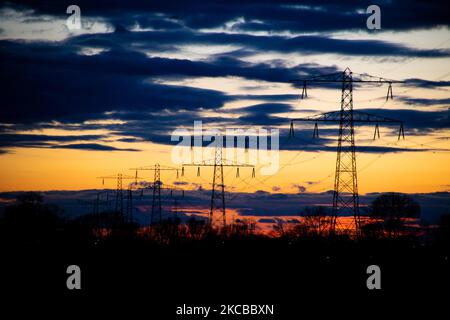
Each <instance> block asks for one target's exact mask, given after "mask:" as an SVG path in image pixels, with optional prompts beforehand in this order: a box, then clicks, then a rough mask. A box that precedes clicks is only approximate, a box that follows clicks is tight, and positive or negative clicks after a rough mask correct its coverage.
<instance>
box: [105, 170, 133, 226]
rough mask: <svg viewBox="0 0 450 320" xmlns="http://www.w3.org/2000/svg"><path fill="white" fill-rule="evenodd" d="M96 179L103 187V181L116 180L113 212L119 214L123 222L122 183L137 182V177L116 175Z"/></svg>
mask: <svg viewBox="0 0 450 320" xmlns="http://www.w3.org/2000/svg"><path fill="white" fill-rule="evenodd" d="M97 178H98V179H102V185H103V186H104V185H105V179H115V180H117V186H116V205H115V212H116V213H120V215H121V218H122V219H123V220H124V218H125V217H124V210H123V209H124V208H123V188H122V181H123V180H135V181H137V180H138V179H140V178H139V177H138V176H137V175H136V176H135V177H132V176H127V175H124V174H121V173H118V174H117V175H111V176H104V177H97Z"/></svg>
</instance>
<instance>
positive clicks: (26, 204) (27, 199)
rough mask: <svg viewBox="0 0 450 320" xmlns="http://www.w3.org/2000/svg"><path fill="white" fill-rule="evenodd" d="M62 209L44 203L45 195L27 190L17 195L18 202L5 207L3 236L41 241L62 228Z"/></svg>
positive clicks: (1, 226) (17, 239)
mask: <svg viewBox="0 0 450 320" xmlns="http://www.w3.org/2000/svg"><path fill="white" fill-rule="evenodd" d="M61 212H62V210H61V209H60V208H59V207H57V206H55V205H51V204H43V197H42V195H41V194H39V193H36V192H27V193H24V194H21V195H19V196H18V197H17V199H16V202H15V203H14V204H13V205H10V206H8V207H6V208H5V214H4V216H3V217H2V219H1V220H0V228H1V229H2V230H1V233H2V236H3V237H6V239H7V240H11V241H16V242H29V243H31V242H36V243H37V242H39V241H40V240H46V239H49V238H51V237H53V236H55V235H56V232H57V231H58V230H62V228H63V226H64V221H63V219H62V218H61V216H60V214H61Z"/></svg>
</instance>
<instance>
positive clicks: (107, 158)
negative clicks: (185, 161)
mask: <svg viewBox="0 0 450 320" xmlns="http://www.w3.org/2000/svg"><path fill="white" fill-rule="evenodd" d="M372 2H373V1H370V2H367V3H365V2H364V1H337V0H336V1H277V2H276V4H275V2H274V3H273V4H271V3H270V2H267V1H263V0H254V1H245V2H244V1H230V0H227V1H214V2H210V3H208V4H207V3H205V1H179V2H172V1H142V2H141V1H95V4H94V3H93V2H92V1H77V2H76V4H77V5H78V6H79V7H80V8H81V21H82V29H81V30H74V31H70V30H69V29H68V28H67V26H66V19H67V17H68V16H69V15H67V14H66V8H67V6H68V5H69V4H71V3H63V2H59V3H58V4H56V2H55V4H51V3H50V2H43V4H41V5H36V4H33V3H34V2H33V1H11V2H8V3H6V4H3V5H2V7H0V66H1V67H0V70H1V73H0V74H1V80H0V84H1V88H2V90H1V92H2V96H1V107H0V168H1V169H0V191H21V190H82V189H95V188H103V186H102V184H101V180H100V179H97V178H96V177H98V176H104V175H111V174H116V173H118V172H122V173H124V174H130V175H133V174H134V172H133V171H131V170H129V168H133V167H138V166H144V165H152V164H154V163H161V164H164V165H168V166H176V164H173V163H172V161H171V152H172V148H173V146H174V143H173V142H171V140H170V137H171V134H172V132H173V131H174V130H175V129H179V128H187V129H189V130H192V128H193V123H194V121H196V120H201V121H203V124H204V126H206V127H214V128H224V127H226V126H230V127H233V128H244V129H245V128H250V127H252V128H267V129H274V128H278V129H280V130H281V131H280V149H281V151H280V169H279V171H278V173H277V174H275V175H272V176H264V175H261V174H260V172H259V168H258V166H257V171H256V178H255V179H252V178H251V169H248V168H242V169H241V172H240V178H236V177H235V169H231V168H230V169H226V170H225V174H226V178H225V179H226V181H225V183H226V185H227V186H228V188H229V189H228V191H229V192H256V191H258V190H262V191H266V192H269V193H284V194H290V193H292V194H294V193H295V194H297V193H321V192H325V191H328V190H332V189H333V179H334V169H335V161H336V151H335V150H336V138H337V127H336V126H335V125H333V126H326V125H321V124H319V133H320V136H321V138H322V139H320V140H318V141H315V140H312V139H311V137H312V132H313V123H296V126H295V128H296V132H295V133H296V139H293V140H287V136H288V128H289V119H290V118H295V117H302V116H311V115H314V114H316V113H321V112H326V111H334V110H338V109H339V108H340V104H339V101H340V94H341V92H340V89H339V88H329V87H325V86H323V85H313V84H311V85H310V86H309V87H308V99H304V100H300V99H299V95H300V94H301V90H300V89H298V88H295V87H294V86H293V85H292V84H291V83H289V80H290V79H293V78H307V77H312V76H316V75H320V74H326V73H333V72H338V71H343V70H344V69H345V68H346V67H349V68H350V69H351V70H352V71H353V72H355V73H361V74H363V73H368V74H370V75H374V76H378V77H383V78H388V79H395V80H404V81H406V83H404V84H394V86H393V94H394V99H393V100H389V101H387V102H386V99H385V98H386V92H387V86H386V85H381V86H379V85H378V86H377V85H372V86H364V87H360V86H356V85H355V88H354V108H355V109H356V110H365V111H366V112H372V113H376V114H377V115H383V116H386V117H390V118H395V119H400V120H402V121H403V122H404V125H405V136H406V139H405V140H400V141H398V140H397V133H398V126H388V127H384V126H381V128H380V132H381V139H379V140H375V141H374V140H373V139H372V137H373V132H374V127H373V126H358V127H357V129H356V143H357V146H364V148H359V149H357V151H358V153H357V167H358V179H359V192H360V193H361V194H366V193H371V192H386V191H398V192H405V193H432V192H438V191H450V165H449V163H450V152H449V151H450V141H449V139H448V137H449V132H450V120H449V119H450V118H449V116H450V114H449V106H450V91H449V87H450V30H449V21H450V20H449V16H450V14H449V12H448V10H449V9H448V4H447V5H446V4H445V2H444V1H442V2H440V1H426V2H424V1H378V2H377V3H372ZM370 4H378V5H379V6H380V8H381V30H373V31H371V30H368V29H367V28H366V19H367V17H368V16H369V14H366V13H365V10H366V8H367V6H368V5H370ZM211 174H212V170H209V169H204V170H203V169H202V174H201V176H200V177H197V176H196V168H195V167H190V168H186V173H185V176H184V177H182V178H180V179H182V181H185V182H187V184H186V188H188V189H194V188H199V185H202V186H203V188H204V189H208V188H210V184H209V183H210V180H211ZM141 175H142V176H143V177H144V178H148V180H151V179H152V178H151V177H152V176H151V175H152V172H142V173H141ZM162 180H163V182H164V183H174V181H175V180H176V175H175V173H174V172H163V174H162ZM105 187H110V188H114V187H115V181H113V180H110V181H106V185H105Z"/></svg>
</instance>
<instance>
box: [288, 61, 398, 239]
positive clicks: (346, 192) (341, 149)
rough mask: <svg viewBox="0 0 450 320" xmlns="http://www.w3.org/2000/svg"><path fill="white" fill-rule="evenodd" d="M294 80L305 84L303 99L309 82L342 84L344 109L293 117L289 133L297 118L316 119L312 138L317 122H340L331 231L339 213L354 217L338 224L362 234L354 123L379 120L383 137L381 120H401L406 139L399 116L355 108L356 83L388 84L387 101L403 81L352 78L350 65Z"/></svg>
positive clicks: (394, 121)
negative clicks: (354, 93)
mask: <svg viewBox="0 0 450 320" xmlns="http://www.w3.org/2000/svg"><path fill="white" fill-rule="evenodd" d="M291 82H295V83H298V82H300V83H302V84H303V88H302V95H301V98H302V99H304V98H306V97H307V96H308V92H307V83H308V82H319V83H342V94H341V109H340V110H339V111H332V112H326V113H321V114H318V115H315V116H311V117H306V118H297V119H291V127H290V130H289V136H290V137H293V136H294V122H295V121H313V122H315V126H314V133H313V138H318V137H319V128H318V125H317V123H318V122H338V123H339V137H338V146H337V159H336V173H335V179H334V193H333V210H332V215H331V220H330V224H329V231H330V233H331V234H334V233H335V232H336V224H337V217H338V216H353V222H352V223H351V224H350V225H348V224H347V225H339V227H341V228H340V229H341V230H342V229H343V231H346V232H353V231H354V232H355V233H356V235H359V232H360V228H361V221H360V214H359V196H358V179H357V171H356V155H355V132H354V123H355V122H358V123H359V122H364V123H372V122H373V123H376V126H375V133H374V139H375V138H376V136H378V137H380V132H379V127H378V125H379V123H398V124H400V130H399V134H398V139H400V137H403V138H404V130H403V122H402V121H400V120H396V119H391V118H386V117H382V116H378V115H374V114H369V113H366V112H361V111H354V110H353V83H354V82H356V83H358V84H364V83H376V84H384V83H387V84H388V85H389V86H388V91H387V95H386V101H387V100H388V99H389V98H391V99H392V98H393V94H392V84H393V83H402V81H395V80H389V79H384V78H380V77H373V76H370V75H368V74H359V77H358V78H353V73H352V72H351V71H350V69H349V68H346V69H345V70H344V71H343V72H338V73H333V74H327V75H320V76H316V77H313V78H310V79H301V80H300V79H298V80H291Z"/></svg>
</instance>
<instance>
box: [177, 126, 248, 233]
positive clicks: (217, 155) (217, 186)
mask: <svg viewBox="0 0 450 320" xmlns="http://www.w3.org/2000/svg"><path fill="white" fill-rule="evenodd" d="M214 145H215V146H214V158H213V159H212V160H204V161H201V162H199V163H184V164H183V168H182V175H184V166H195V167H197V176H200V167H213V170H214V171H213V177H212V189H211V206H210V211H209V217H208V223H209V225H211V226H219V227H220V225H221V226H222V227H225V226H226V209H225V183H224V176H223V167H236V176H237V177H239V167H250V168H253V171H252V177H255V166H254V165H250V164H244V163H238V162H236V161H231V160H227V159H224V158H223V157H222V147H223V137H222V135H216V136H215V138H214Z"/></svg>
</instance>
